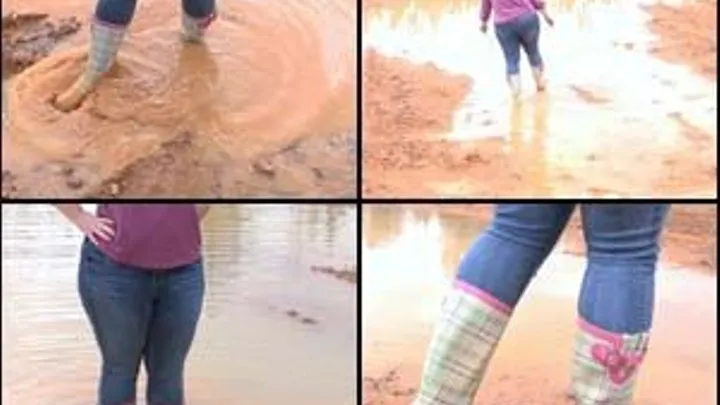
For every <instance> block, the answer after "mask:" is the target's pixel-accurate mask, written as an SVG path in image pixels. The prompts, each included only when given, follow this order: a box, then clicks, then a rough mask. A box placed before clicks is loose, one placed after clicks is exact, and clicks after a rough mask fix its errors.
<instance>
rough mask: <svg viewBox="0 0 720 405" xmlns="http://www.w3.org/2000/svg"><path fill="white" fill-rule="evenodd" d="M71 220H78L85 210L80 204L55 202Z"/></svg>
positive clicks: (61, 211)
mask: <svg viewBox="0 0 720 405" xmlns="http://www.w3.org/2000/svg"><path fill="white" fill-rule="evenodd" d="M53 205H54V206H55V208H57V209H58V211H60V213H61V214H63V215H64V216H65V218H67V219H69V220H70V222H73V223H74V222H76V221H77V219H78V218H79V217H80V215H82V214H83V213H84V212H85V211H83V209H82V206H80V204H53Z"/></svg>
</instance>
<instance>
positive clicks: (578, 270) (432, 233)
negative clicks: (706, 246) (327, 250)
mask: <svg viewBox="0 0 720 405" xmlns="http://www.w3.org/2000/svg"><path fill="white" fill-rule="evenodd" d="M484 226H485V224H484V223H482V222H480V221H475V220H472V219H470V218H468V217H466V216H463V217H452V216H447V215H438V214H437V213H433V212H428V211H422V212H421V211H415V210H399V209H396V208H394V207H388V206H369V207H365V208H364V211H363V235H364V236H363V238H364V239H363V242H362V243H363V265H362V272H363V279H362V282H363V288H362V305H363V312H362V345H363V360H362V363H363V366H362V367H363V375H364V376H366V377H370V378H373V379H374V381H378V380H380V381H382V380H383V379H384V378H386V377H387V376H388V375H393V376H394V377H392V378H391V379H390V380H391V383H387V382H382V383H380V384H378V383H375V384H368V385H367V387H366V388H365V390H364V395H365V398H367V399H368V401H367V403H369V404H384V405H400V404H407V403H408V402H409V401H408V399H409V395H401V394H400V395H399V394H398V392H404V391H406V390H407V389H408V387H417V383H418V381H419V376H420V371H421V367H422V362H423V360H424V353H425V349H426V345H427V342H428V339H429V336H430V332H431V330H432V329H431V328H432V323H433V322H434V320H435V319H436V317H437V315H438V310H439V307H440V302H441V299H442V295H443V293H444V292H445V291H446V289H447V288H448V286H449V282H450V280H451V278H452V275H453V273H454V269H455V268H456V266H457V264H458V261H459V260H460V257H461V256H462V254H463V253H464V252H465V250H466V249H467V247H468V245H469V244H470V243H471V241H472V240H473V239H474V238H475V237H476V236H477V234H478V233H479V232H480V231H481V230H482V229H483V228H484ZM562 250H563V249H562V247H560V248H559V249H558V250H557V251H556V252H555V253H554V254H553V255H551V256H550V258H549V259H548V261H547V262H546V263H545V265H544V266H543V267H542V268H541V269H540V271H539V273H538V276H537V278H536V279H535V280H534V281H533V282H532V284H531V286H530V287H529V289H528V291H527V294H526V295H525V296H524V297H523V299H522V301H521V303H520V304H519V306H518V308H517V310H516V311H515V313H514V316H513V320H512V322H511V324H510V327H509V328H508V330H507V333H506V337H505V339H504V340H503V342H502V344H501V345H500V346H499V348H498V351H497V354H496V357H495V359H494V361H493V363H492V366H491V367H490V371H489V374H488V376H487V378H486V380H485V382H484V383H483V388H482V389H481V391H480V395H479V396H478V398H477V403H481V404H484V403H492V404H496V403H497V404H521V403H522V404H533V405H535V404H547V405H550V404H554V405H558V404H565V403H566V402H565V401H566V400H565V399H564V397H563V392H564V390H565V388H566V387H567V383H568V376H569V368H568V365H569V356H570V353H571V347H572V346H571V345H572V338H573V333H574V331H575V329H574V325H575V308H576V302H577V295H578V292H579V287H580V282H581V277H582V270H583V267H584V265H585V260H584V259H583V258H581V257H577V256H571V255H567V254H564V253H562V252H561V251H562ZM656 291H657V292H656V294H657V296H656V297H657V298H656V299H657V305H656V311H655V321H654V326H653V336H652V343H651V345H652V347H651V349H650V352H649V355H648V358H647V360H646V363H645V364H644V368H643V370H642V373H641V375H640V382H639V391H638V392H637V396H636V402H635V403H637V404H639V405H675V404H688V405H709V404H713V403H715V401H716V400H717V388H716V383H715V378H716V375H717V363H716V360H715V359H716V356H717V348H716V344H717V332H716V326H717V307H716V301H717V280H716V276H715V275H707V274H702V273H699V272H695V271H692V270H691V269H684V268H678V267H674V266H667V265H661V266H660V268H659V271H658V274H657V290H656ZM688 342H692V344H688ZM677 381H683V383H682V384H677Z"/></svg>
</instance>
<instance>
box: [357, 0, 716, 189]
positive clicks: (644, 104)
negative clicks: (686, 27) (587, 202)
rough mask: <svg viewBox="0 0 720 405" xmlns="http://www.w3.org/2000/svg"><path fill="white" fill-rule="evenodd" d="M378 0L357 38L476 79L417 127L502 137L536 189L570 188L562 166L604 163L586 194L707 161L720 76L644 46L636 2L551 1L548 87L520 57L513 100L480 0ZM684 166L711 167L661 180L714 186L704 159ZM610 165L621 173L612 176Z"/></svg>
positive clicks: (580, 170) (572, 173) (457, 135)
mask: <svg viewBox="0 0 720 405" xmlns="http://www.w3.org/2000/svg"><path fill="white" fill-rule="evenodd" d="M378 3H380V4H382V5H383V6H382V7H380V6H376V7H368V8H367V9H366V10H365V13H364V33H363V40H364V48H365V49H373V50H376V51H378V52H380V53H381V54H383V55H385V56H388V57H401V58H404V59H407V60H410V61H412V62H415V63H418V64H421V63H426V62H431V63H433V64H435V65H437V66H438V67H440V68H441V69H444V70H446V71H448V72H450V73H453V74H462V75H467V76H470V77H471V78H472V80H473V84H472V87H471V89H470V91H469V93H468V95H467V97H466V98H465V100H464V101H463V102H462V103H461V104H460V106H459V107H458V108H457V109H456V111H455V112H454V117H453V119H452V128H451V129H450V130H449V131H448V132H444V133H429V134H424V135H423V136H424V137H426V138H427V139H434V140H438V139H449V140H455V141H478V140H487V139H499V140H503V141H504V142H505V145H504V150H505V152H506V153H509V154H510V155H511V156H512V160H513V161H515V160H518V161H524V162H532V163H531V164H532V165H533V166H534V167H532V168H530V169H528V170H527V173H526V174H527V178H524V179H523V183H527V184H532V185H533V189H532V193H533V194H542V195H547V194H549V193H550V192H552V193H554V194H563V195H564V194H568V193H569V194H574V195H577V194H578V192H577V191H576V190H573V188H575V187H577V185H574V186H570V185H568V184H563V182H565V183H567V182H568V180H569V179H567V178H566V177H568V176H569V177H577V178H582V177H583V176H585V177H590V173H591V172H592V173H595V174H597V173H606V174H601V176H600V177H602V181H598V184H597V185H595V186H593V187H590V188H595V189H596V190H594V192H593V193H594V194H613V193H620V194H622V193H625V192H630V191H631V190H633V189H638V190H639V191H638V192H636V194H648V193H652V191H651V190H652V187H651V186H650V185H652V184H657V183H662V182H663V178H665V179H667V176H668V174H669V173H670V172H672V171H673V170H679V169H678V167H679V166H680V165H684V166H687V165H690V166H691V165H693V164H695V163H691V162H688V163H683V162H684V161H693V160H694V161H695V162H698V161H700V162H704V163H703V167H710V166H713V167H714V164H715V162H716V160H717V156H716V152H714V151H715V149H716V142H717V141H716V129H715V128H716V125H717V116H716V114H717V107H716V101H715V100H716V95H717V84H716V82H715V81H710V80H708V79H707V78H703V77H700V76H697V75H696V74H694V73H693V72H692V71H691V70H690V69H689V68H687V67H685V66H679V65H672V64H669V63H667V62H664V61H661V60H659V59H657V58H655V57H652V56H651V55H650V54H649V53H648V51H649V49H650V48H651V47H652V45H651V43H652V42H653V41H655V40H656V38H655V37H654V36H652V35H651V34H650V32H649V30H648V29H647V27H646V25H647V21H648V19H649V15H648V14H647V13H646V12H645V11H643V9H642V8H641V7H640V6H641V4H640V3H639V1H631V2H618V1H581V0H578V1H567V0H565V1H551V2H549V3H548V5H549V9H550V10H551V12H552V14H553V15H554V17H555V20H556V24H555V27H553V28H550V27H548V26H546V25H543V27H542V28H541V29H542V35H541V52H542V53H543V57H544V59H545V60H546V63H547V75H548V79H549V91H548V94H546V95H539V94H536V93H535V90H534V85H533V83H532V79H531V78H532V76H531V73H530V70H529V66H527V60H526V58H525V56H523V61H522V77H523V87H524V90H523V91H524V93H523V96H522V98H521V102H520V104H522V105H521V106H519V105H517V104H514V103H512V102H511V101H510V100H509V98H510V97H509V91H508V89H507V86H506V83H505V80H504V75H505V73H504V62H503V57H502V53H501V50H500V47H499V45H498V43H497V40H496V38H495V35H494V32H492V29H491V30H490V31H489V32H488V34H487V35H483V34H482V33H481V32H480V30H479V17H478V13H479V5H478V2H477V1H469V0H461V1H452V2H447V1H438V0H406V1H390V0H387V1H378ZM677 116H681V117H682V118H683V120H684V122H685V123H687V124H689V126H688V125H683V124H682V123H681V122H678V120H677V119H676V117H677ZM688 129H690V130H691V132H692V134H688ZM611 141H612V142H611ZM618 145H632V148H626V147H618ZM475 147H476V148H477V145H476V146H475ZM468 148H472V146H468ZM488 148H490V147H488ZM484 152H485V155H486V156H493V153H494V152H490V150H485V151H484ZM643 156H645V157H647V156H656V157H659V158H657V159H651V160H649V159H647V158H646V159H644V160H645V161H646V163H644V167H643V168H641V169H639V168H638V167H637V161H638V159H640V158H641V157H643ZM680 170H703V173H705V172H706V171H707V173H705V174H707V178H705V177H706V176H705V175H703V178H704V180H703V181H702V182H703V184H699V183H698V182H695V183H694V184H689V183H688V184H681V183H682V182H680V181H673V182H666V183H668V184H667V187H672V188H673V189H674V190H675V191H674V192H676V193H681V194H683V193H696V194H697V193H701V194H703V195H705V194H707V195H714V189H715V182H714V175H712V176H711V177H712V179H710V174H711V171H712V170H710V171H708V169H700V168H692V169H691V168H685V169H680ZM524 175H525V173H524ZM618 176H622V177H623V180H624V181H625V182H626V184H624V185H618V184H617V178H618ZM706 180H707V181H706ZM711 180H712V181H711ZM663 184H664V183H663ZM586 187H587V185H586ZM590 191H593V190H590ZM443 194H444V195H447V194H448V192H443ZM450 194H452V192H451V193H450Z"/></svg>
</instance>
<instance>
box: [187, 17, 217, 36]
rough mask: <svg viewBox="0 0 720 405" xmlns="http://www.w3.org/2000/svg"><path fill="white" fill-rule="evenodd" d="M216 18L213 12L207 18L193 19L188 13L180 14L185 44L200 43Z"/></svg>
mask: <svg viewBox="0 0 720 405" xmlns="http://www.w3.org/2000/svg"><path fill="white" fill-rule="evenodd" d="M216 18H217V13H215V11H213V12H212V13H210V15H209V16H207V17H203V18H195V17H192V16H190V15H189V14H188V13H186V12H184V11H183V13H182V28H183V38H184V39H185V41H187V42H202V40H203V37H204V36H205V31H207V29H208V27H209V26H210V24H212V23H213V21H215V19H216Z"/></svg>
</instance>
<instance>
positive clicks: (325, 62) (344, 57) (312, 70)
mask: <svg viewBox="0 0 720 405" xmlns="http://www.w3.org/2000/svg"><path fill="white" fill-rule="evenodd" d="M27 3H31V4H27ZM170 3H172V5H170ZM33 5H34V6H35V8H36V9H38V10H50V11H51V12H53V13H61V15H65V14H67V13H72V12H77V11H78V10H80V9H82V14H78V15H85V14H87V13H88V10H87V5H86V4H85V5H80V4H76V3H68V4H67V5H66V7H50V6H47V7H46V5H45V4H44V2H43V1H41V0H35V1H30V2H26V3H25V4H22V5H19V4H17V3H14V2H12V1H3V7H4V9H8V6H16V8H15V9H16V10H20V11H19V13H23V12H25V10H27V9H28V8H31V9H32V7H33ZM222 7H223V8H222V10H221V11H220V18H219V19H218V21H217V22H216V23H215V24H213V26H212V28H211V30H210V32H209V33H208V36H207V38H206V45H205V46H196V45H187V46H186V45H184V44H182V42H181V41H179V38H178V35H179V34H178V32H177V25H178V24H177V19H178V18H179V16H178V12H177V4H175V2H170V1H168V0H155V1H147V2H144V3H143V5H141V6H139V8H138V10H137V13H136V19H135V20H134V21H133V24H132V26H131V29H130V34H129V35H128V37H127V38H126V40H125V43H124V44H123V47H122V48H121V51H120V55H119V58H118V63H117V64H116V65H115V66H114V68H113V70H111V72H110V73H109V74H108V76H107V77H106V78H105V79H104V80H103V81H102V82H101V84H100V86H99V87H98V89H97V91H96V92H94V93H93V94H91V95H90V97H88V99H87V100H86V101H85V102H84V103H83V105H81V107H80V108H79V109H78V110H76V111H73V112H70V113H67V114H66V113H62V112H59V111H58V110H56V109H55V108H54V107H53V106H52V104H51V103H50V99H51V98H52V97H53V96H54V95H55V94H57V93H58V92H60V91H62V89H63V88H64V87H65V86H67V85H69V83H70V82H71V80H73V78H74V77H76V76H77V75H78V74H79V72H80V71H81V69H82V66H83V63H84V61H85V49H86V47H87V33H86V32H84V31H87V30H85V29H84V30H82V31H81V32H82V35H80V36H78V37H77V38H74V39H72V43H73V46H63V47H62V48H63V49H61V50H59V51H56V52H53V53H52V54H50V55H49V56H47V57H44V58H43V59H42V60H41V61H40V62H38V63H35V64H34V65H33V66H32V67H30V68H29V69H27V70H25V71H24V72H23V73H21V74H19V75H17V76H15V77H13V78H12V80H11V81H10V82H9V84H8V89H7V95H8V97H7V98H8V100H9V102H8V105H7V108H8V111H4V112H3V113H4V115H6V116H7V120H4V121H7V123H6V124H7V125H6V126H5V128H4V129H5V131H4V134H5V135H4V136H3V196H5V197H10V198H12V197H51V196H58V197H72V196H78V197H82V196H91V197H92V196H118V197H142V196H206V197H212V196H272V195H280V196H282V195H297V196H319V195H328V196H352V195H354V194H355V177H356V173H355V150H356V136H355V133H354V129H353V128H354V127H355V112H354V110H355V107H354V102H355V83H354V81H355V77H354V76H355V73H354V68H355V66H354V65H355V63H354V57H355V56H354V49H353V47H354V42H355V38H354V32H355V31H354V30H355V28H354V27H355V10H354V3H352V2H350V1H346V0H336V1H333V2H330V4H328V5H327V6H326V7H322V8H320V7H316V6H314V5H308V4H299V3H298V4H295V3H293V5H292V6H291V7H280V6H278V5H272V4H268V3H263V4H255V3H242V4H236V3H229V4H227V5H225V4H223V5H222ZM19 15H24V14H19ZM31 17H32V15H30V17H24V20H23V21H26V22H27V21H30V22H32V21H33V20H32V18H31ZM33 18H34V17H33ZM47 18H55V17H54V16H53V15H52V14H50V17H47ZM57 18H59V19H60V21H64V20H62V18H65V17H57ZM72 21H79V19H73V20H72ZM328 21H331V23H328ZM82 22H83V23H86V21H84V20H83V21H82ZM85 25H87V24H85ZM19 27H20V30H23V29H24V30H25V31H26V32H27V33H28V34H26V35H25V36H28V35H31V36H32V37H34V38H39V40H40V41H42V42H43V43H48V44H50V43H55V42H57V41H58V40H59V39H61V38H64V36H63V35H59V34H58V33H57V32H58V30H59V32H62V33H65V32H66V30H63V29H62V28H59V29H55V30H53V29H50V28H47V27H46V28H44V30H38V29H37V28H36V27H37V24H35V25H32V24H30V23H25V24H24V25H19ZM46 31H47V32H46ZM331 32H332V33H333V34H332V36H331V35H330V33H331ZM271 33H272V35H270V34H271ZM269 36H272V37H273V38H274V40H275V41H276V43H277V44H278V45H277V46H274V47H271V48H268V47H267V46H266V42H265V41H266V39H267V37H269ZM4 46H5V43H4ZM42 49H52V46H49V45H48V46H46V47H43V48H42ZM48 52H49V51H47V52H44V51H43V52H36V53H33V54H32V56H33V57H32V58H22V57H16V58H15V59H16V61H15V62H14V64H15V65H22V66H24V65H23V63H24V64H29V63H31V62H34V61H35V59H37V58H39V57H43V56H44V55H45V54H47V53H48ZM18 54H19V55H20V56H22V53H18ZM148 55H152V58H149V57H148ZM26 60H28V62H25V61H26ZM160 60H164V61H168V62H167V63H159V62H158V61H160ZM4 124H5V122H4Z"/></svg>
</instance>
